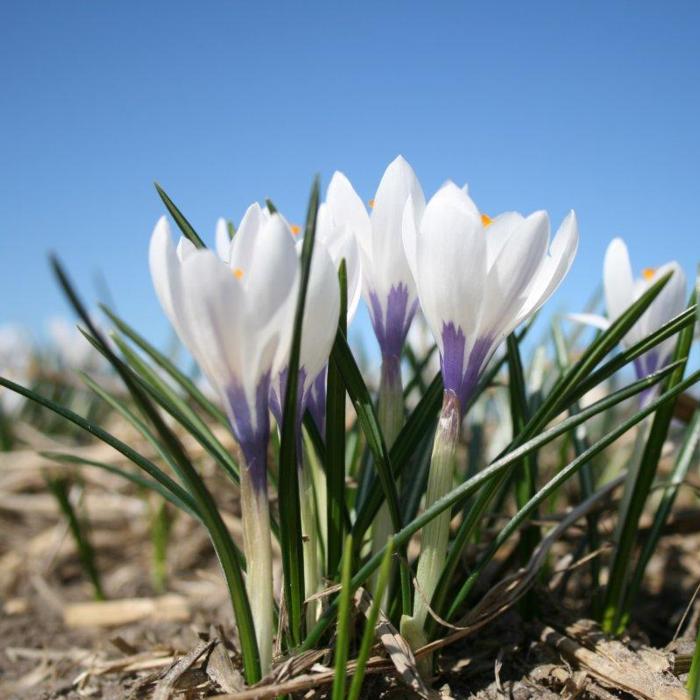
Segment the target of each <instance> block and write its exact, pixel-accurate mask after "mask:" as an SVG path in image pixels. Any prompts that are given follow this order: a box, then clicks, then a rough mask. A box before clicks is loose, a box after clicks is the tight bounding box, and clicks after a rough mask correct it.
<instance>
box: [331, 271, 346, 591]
mask: <svg viewBox="0 0 700 700" xmlns="http://www.w3.org/2000/svg"><path fill="white" fill-rule="evenodd" d="M338 282H339V284H340V316H339V319H338V331H337V332H338V333H339V334H341V335H345V332H346V327H347V307H348V284H347V269H346V265H345V260H342V261H341V263H340V268H339V270H338ZM344 512H345V386H344V385H343V377H342V375H341V372H340V369H339V367H338V365H337V362H336V359H335V356H334V354H333V353H331V356H330V358H329V360H328V379H327V392H326V519H327V532H328V546H327V557H326V577H327V578H328V579H329V580H331V581H332V580H333V579H334V578H335V575H336V572H337V571H338V565H339V563H340V557H341V551H342V547H343V538H344V526H345V522H344V518H343V514H344Z"/></svg>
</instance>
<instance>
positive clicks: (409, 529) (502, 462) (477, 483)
mask: <svg viewBox="0 0 700 700" xmlns="http://www.w3.org/2000/svg"><path fill="white" fill-rule="evenodd" d="M676 366H677V364H674V365H672V366H670V367H667V368H665V369H664V370H661V371H659V372H657V373H655V374H654V375H652V376H650V377H647V378H645V379H641V380H639V381H637V382H634V383H633V384H631V385H630V386H628V387H625V388H624V389H621V390H619V391H617V392H615V393H614V394H611V395H610V396H607V397H605V398H604V399H601V400H600V401H597V402H596V403H594V404H592V405H591V406H588V407H587V408H585V409H584V410H582V411H581V412H580V413H579V414H578V415H576V416H570V417H569V418H566V419H564V420H562V421H561V422H560V423H558V424H557V425H555V426H553V427H551V428H549V429H547V430H544V431H542V432H540V433H539V434H538V435H537V436H536V437H534V438H531V439H530V440H528V441H527V442H526V443H524V444H522V445H520V446H519V447H517V448H514V449H513V450H512V452H510V453H508V454H506V455H504V456H502V457H500V458H499V459H497V460H495V461H494V462H492V463H491V464H490V465H489V466H488V467H486V468H485V469H482V470H481V471H480V472H479V473H478V474H475V475H474V476H473V477H471V478H470V479H468V480H467V481H464V482H463V483H461V484H460V485H459V486H456V487H455V488H454V489H452V491H450V492H449V493H448V494H447V495H445V496H444V497H443V498H441V499H440V500H439V501H436V502H435V503H434V504H433V505H432V506H431V507H430V508H428V509H426V510H425V511H424V512H423V513H421V514H420V515H419V516H418V517H416V518H415V519H414V520H412V521H411V522H410V523H408V524H407V525H405V526H404V527H403V528H402V530H401V531H400V532H397V533H396V534H395V535H394V536H393V537H392V541H393V544H394V546H395V547H396V548H397V549H398V547H400V546H405V545H406V543H407V542H408V540H409V539H410V538H411V537H412V536H413V535H414V534H415V533H416V532H418V531H419V530H420V529H421V528H422V527H424V526H425V524H426V523H428V522H430V521H431V520H432V519H433V518H435V517H437V516H438V515H439V514H440V513H442V512H443V511H444V510H446V509H448V508H451V507H453V506H454V505H455V504H458V503H460V502H461V501H463V500H464V499H465V498H467V497H468V496H470V495H471V494H472V493H474V492H475V491H477V490H478V489H479V488H480V487H482V486H483V485H484V484H486V483H488V482H490V481H492V480H493V479H494V478H495V477H497V476H498V475H499V474H502V473H503V472H505V471H507V470H509V469H510V468H511V467H512V465H513V464H516V463H517V462H518V461H519V460H521V459H522V458H523V457H524V456H526V455H527V454H529V453H530V452H532V451H534V450H539V449H540V448H541V447H542V446H543V445H546V444H547V443H548V442H551V441H552V440H553V439H554V438H556V437H559V435H563V434H564V433H566V432H567V431H569V430H571V428H573V427H575V426H576V425H579V424H580V423H583V422H585V421H586V420H588V419H589V418H592V417H593V416H595V415H598V414H599V413H601V412H602V411H604V410H607V409H608V408H610V407H611V406H614V405H616V404H618V403H620V402H621V401H624V400H626V399H628V398H630V397H631V396H635V395H636V394H639V393H640V392H642V391H644V390H645V389H648V388H649V387H651V386H653V385H654V384H655V383H657V382H659V381H660V380H661V379H663V378H664V377H666V376H667V375H668V374H669V372H671V371H672V370H673V369H675V367H676ZM699 379H700V371H698V372H695V373H693V374H692V375H691V376H689V377H688V378H687V379H686V380H685V381H683V382H681V383H680V384H677V385H676V386H675V387H673V388H672V389H669V390H668V391H667V392H665V393H664V394H662V395H661V396H660V397H659V398H658V399H656V400H655V401H653V402H652V403H650V404H649V406H647V407H646V408H645V409H644V410H643V411H642V412H640V413H639V414H637V415H636V416H634V417H633V418H632V419H630V420H628V421H626V422H625V423H624V424H623V426H621V427H620V428H618V429H617V430H616V431H615V435H614V437H612V439H611V435H612V433H610V434H608V435H606V436H605V437H604V438H603V439H601V440H600V441H598V442H596V443H595V444H594V445H592V446H591V447H590V448H589V450H588V452H587V454H586V455H585V459H586V460H588V459H591V458H592V457H594V456H595V455H596V454H598V453H599V452H601V451H602V450H603V449H604V448H605V447H607V445H608V444H609V443H610V442H613V441H614V440H616V439H617V438H618V437H619V435H621V434H622V433H623V432H625V431H626V430H629V428H630V427H632V426H633V425H636V423H638V422H639V421H640V420H642V419H643V418H644V417H645V416H647V415H649V414H650V413H652V412H653V411H656V410H657V409H658V408H659V406H661V405H663V404H665V403H666V402H668V401H670V400H671V399H674V398H675V397H676V396H678V395H679V394H680V393H682V392H683V391H685V390H686V389H687V388H688V387H690V386H692V385H693V384H695V383H696V382H697V381H698V380H699ZM623 428H624V429H623ZM583 461H584V460H579V464H578V465H577V466H576V468H578V467H579V466H580V464H581V463H582V462H583ZM572 464H573V463H572ZM573 471H575V469H574V470H573ZM561 474H564V471H562V472H560V473H559V474H558V475H557V477H555V478H558V477H560V476H561ZM571 474H572V471H569V472H568V473H566V475H565V477H564V478H563V480H565V479H566V478H568V477H569V476H571ZM550 483H551V482H550ZM558 485H559V484H556V485H555V486H557V487H558ZM545 488H546V487H545ZM546 495H549V494H545V496H546ZM383 554H384V552H383V551H380V552H377V554H376V555H375V556H373V557H372V558H371V559H370V560H369V561H367V562H366V563H365V564H364V565H363V566H362V567H361V568H360V569H359V570H358V571H357V572H356V573H355V575H354V576H353V585H357V586H360V585H362V583H363V582H364V581H366V580H367V578H368V577H369V576H370V575H371V574H372V573H373V572H374V571H376V569H377V568H378V567H379V565H380V563H381V559H382V556H383ZM336 609H337V598H336V599H335V600H334V601H332V602H331V604H330V605H329V607H328V608H327V609H326V611H325V612H324V614H323V615H322V616H321V618H320V619H319V621H318V622H317V623H316V625H315V627H314V628H313V630H311V632H310V633H309V634H308V636H307V638H306V640H305V641H304V644H303V645H302V650H308V649H311V648H313V647H314V645H315V644H316V643H317V642H318V641H319V639H320V637H321V635H322V634H323V633H324V631H325V630H326V628H327V627H328V625H329V624H330V623H331V621H332V619H333V616H334V614H335V610H336Z"/></svg>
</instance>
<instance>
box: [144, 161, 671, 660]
mask: <svg viewBox="0 0 700 700" xmlns="http://www.w3.org/2000/svg"><path fill="white" fill-rule="evenodd" d="M299 233H300V231H299V229H298V227H295V226H291V225H290V224H289V222H288V221H287V220H286V219H285V218H284V217H283V216H282V215H280V214H279V213H277V212H274V213H273V212H271V211H270V210H269V209H267V208H261V207H260V206H259V205H258V204H253V205H251V206H250V207H249V208H248V210H247V211H246V213H245V215H244V217H243V219H242V220H241V222H240V225H239V226H238V229H237V231H236V232H235V234H233V235H229V227H228V225H227V224H226V222H225V221H223V220H221V221H219V223H218V225H217V229H216V246H215V250H216V252H211V251H209V250H206V249H197V248H195V246H194V245H193V244H192V243H191V242H190V241H189V240H187V239H185V238H182V239H180V241H179V242H178V243H177V244H176V243H174V241H173V240H172V236H171V233H170V230H169V226H168V223H167V221H166V219H165V218H162V219H160V220H159V222H158V223H157V225H156V227H155V230H154V232H153V236H152V238H151V245H150V268H151V274H152V278H153V282H154V286H155V289H156V292H157V295H158V297H159V299H160V302H161V305H162V307H163V309H164V311H165V313H166V314H167V316H168V318H169V319H170V321H171V323H172V325H173V327H174V328H175V330H176V332H177V334H178V336H179V337H180V339H181V341H182V342H183V343H184V345H185V346H186V347H187V348H188V349H189V351H190V352H191V354H192V355H193V357H194V358H195V359H196V361H197V362H198V364H199V365H200V367H201V369H202V371H203V372H204V374H205V375H206V377H207V379H208V380H209V382H210V383H211V385H212V386H213V387H214V388H215V390H216V392H217V394H218V396H219V398H220V401H221V403H222V405H223V406H224V407H225V410H226V413H227V416H228V419H229V421H230V425H231V429H232V431H233V433H234V435H235V437H236V439H237V441H238V443H239V445H240V448H241V453H242V456H243V464H242V467H241V499H242V509H243V521H244V531H245V542H244V544H245V549H246V557H247V559H248V570H247V582H248V589H249V595H250V598H251V606H252V609H253V614H254V619H255V621H256V628H257V629H256V632H257V637H258V645H259V650H260V655H261V663H262V668H263V671H266V670H267V669H268V668H269V665H270V660H271V652H272V637H271V630H272V605H271V599H272V583H271V581H272V575H271V557H270V533H269V506H268V502H267V448H268V440H269V435H270V419H269V415H270V413H272V414H273V415H274V416H275V417H276V419H277V422H278V423H280V422H281V413H282V406H284V401H285V391H286V387H287V383H288V382H287V379H288V364H289V352H290V346H291V339H292V334H293V326H294V314H295V309H296V301H297V296H298V295H297V290H298V288H299V284H300V252H301V241H300V240H299ZM578 238H579V236H578V224H577V220H576V215H575V214H574V212H573V211H572V212H570V213H569V214H568V215H567V216H566V217H565V218H564V220H563V221H562V223H561V224H560V226H559V227H558V229H557V231H556V234H555V235H554V236H553V237H551V232H550V220H549V217H548V215H547V213H546V212H544V211H537V212H535V213H533V214H530V215H528V216H524V215H522V214H519V213H517V212H505V213H502V214H499V215H497V216H494V217H493V218H492V217H490V216H488V215H486V214H484V213H482V212H480V210H479V209H478V208H477V206H476V205H475V203H474V202H473V200H472V199H471V197H470V196H469V193H468V192H467V190H466V188H460V187H458V186H457V185H455V184H454V183H452V182H447V183H446V184H444V185H443V186H442V187H441V188H440V189H439V190H438V191H437V192H436V193H435V194H434V195H433V196H432V197H431V198H430V199H429V201H427V202H426V198H425V196H424V194H423V189H422V188H421V185H420V183H419V181H418V178H417V177H416V175H415V173H414V171H413V169H412V168H411V166H410V165H409V164H408V163H407V162H406V161H405V160H404V159H403V158H402V157H398V158H396V159H395V160H394V161H393V162H392V163H391V164H390V165H389V167H388V168H387V169H386V171H385V173H384V175H383V177H382V179H381V181H380V183H379V186H378V189H377V191H376V194H375V196H374V198H373V199H372V200H371V203H370V207H369V209H368V208H367V206H365V204H364V202H363V200H362V199H361V198H360V197H359V196H358V195H357V193H356V192H355V190H354V189H353V187H352V185H351V184H350V182H349V180H348V179H347V178H346V177H345V176H344V175H343V174H342V173H339V172H336V173H335V174H334V175H333V177H332V179H331V181H330V184H329V186H328V190H327V195H326V200H325V202H323V203H322V204H321V206H320V208H319V211H318V217H317V225H316V243H315V247H314V251H313V255H312V263H311V269H310V277H309V286H308V290H307V297H306V305H305V316H304V319H303V323H302V335H301V347H300V362H299V374H298V382H297V386H298V393H297V397H296V405H297V416H298V417H299V420H300V419H301V416H302V415H303V414H304V412H305V411H306V410H307V409H308V411H309V412H310V413H311V415H312V417H313V418H314V420H315V422H316V424H317V427H318V428H319V431H320V433H321V435H323V434H324V417H325V392H326V386H325V385H326V374H327V372H326V366H327V362H328V358H329V355H330V352H331V347H332V344H333V341H334V338H335V335H336V329H337V326H338V320H339V313H340V293H339V286H338V277H337V274H338V269H339V267H340V265H341V262H342V261H345V265H346V269H347V286H348V289H347V292H348V295H347V299H348V304H347V322H348V323H350V322H351V321H352V319H353V317H354V315H355V311H356V309H357V307H358V303H359V300H360V297H361V296H362V297H363V298H364V300H365V303H366V304H367V308H368V311H369V317H370V320H371V323H372V327H373V330H374V334H375V336H376V339H377V342H378V345H379V350H380V353H381V383H380V389H379V402H378V416H379V421H380V424H381V428H382V431H383V434H384V439H385V441H386V443H387V446H391V443H392V442H393V441H394V440H395V438H396V436H397V435H398V433H399V431H400V429H401V426H402V423H403V418H404V414H403V412H404V397H403V387H402V384H401V371H400V362H401V357H402V353H403V351H404V345H405V343H406V339H407V336H408V334H409V330H410V328H411V323H412V321H413V319H414V317H415V315H416V313H417V312H418V310H419V309H421V311H422V315H423V317H424V319H425V321H426V322H427V326H428V328H429V329H430V332H431V333H432V336H433V339H434V341H435V343H436V344H437V348H438V351H439V360H440V369H441V372H442V378H443V383H444V391H445V400H444V403H443V411H442V414H441V417H440V421H439V423H438V430H437V433H436V437H435V447H434V451H433V460H432V465H431V470H430V475H429V481H428V489H427V494H426V506H429V505H430V504H431V503H432V502H434V501H436V500H438V499H439V498H441V497H442V496H443V495H444V494H445V493H446V492H447V491H448V490H449V489H450V487H451V483H452V478H453V466H454V465H453V459H454V449H455V445H456V440H457V438H458V433H459V426H460V425H461V419H462V417H463V413H464V410H465V407H466V405H467V403H468V401H469V399H470V397H471V396H472V394H473V392H474V390H475V388H476V385H477V382H478V380H479V378H480V376H481V375H482V373H483V372H484V369H485V367H486V365H487V364H488V362H489V360H490V359H491V357H492V356H493V354H494V352H495V351H496V349H497V348H498V347H499V346H500V345H501V343H502V342H503V340H504V339H505V338H506V337H507V336H508V335H509V334H510V333H511V332H512V331H513V330H514V329H515V328H516V327H517V326H518V325H519V324H520V323H522V322H523V321H525V320H527V319H528V318H530V317H531V316H532V315H533V314H534V313H535V312H536V311H537V310H538V309H539V308H540V307H541V306H542V305H543V304H544V303H545V302H546V301H547V299H548V298H549V297H550V296H551V295H552V294H553V293H554V291H555V290H556V289H557V287H558V286H559V284H560V283H561V281H562V280H563V279H564V277H565V276H566V274H567V273H568V271H569V269H570V267H571V265H572V262H573V260H574V257H575V255H576V250H577V246H578ZM672 267H673V269H674V271H675V272H676V274H675V275H674V279H675V283H674V286H670V285H669V287H668V288H667V289H666V290H665V291H664V292H663V293H662V295H660V296H659V297H658V299H657V300H656V301H655V302H654V304H652V305H651V306H650V307H649V309H648V310H647V312H646V314H645V315H644V316H643V317H642V321H641V322H640V324H641V325H642V326H643V327H640V328H637V329H633V330H632V331H630V333H629V336H628V338H627V340H629V341H630V342H632V341H634V340H635V338H636V337H637V335H639V334H642V335H643V334H644V333H646V332H648V331H649V330H651V329H652V328H654V327H658V325H660V324H661V323H662V322H663V321H665V320H667V319H668V318H669V317H670V316H671V315H673V314H674V313H676V312H677V311H678V310H680V308H681V307H682V302H683V298H682V296H683V294H682V292H684V290H685V281H684V279H683V277H682V274H681V273H680V272H679V269H678V267H677V266H672ZM666 269H667V268H665V267H664V268H660V269H659V270H658V271H657V272H655V273H654V274H653V275H652V276H651V278H652V280H653V279H656V278H657V277H658V276H659V275H661V274H664V273H665V271H666ZM605 283H606V296H607V301H608V312H609V316H610V318H611V319H614V318H615V317H616V316H618V315H619V314H620V313H621V312H622V311H623V310H624V309H625V308H626V307H627V306H628V305H629V304H631V303H632V302H633V301H634V299H635V298H637V297H638V296H639V294H640V293H641V292H642V291H643V289H645V288H646V287H645V286H644V285H646V284H648V281H647V280H643V281H641V282H637V283H635V282H634V281H633V279H632V276H631V271H630V267H629V260H628V258H627V253H626V249H625V248H624V244H622V242H621V241H614V242H613V244H611V248H610V250H609V251H608V256H607V257H606V265H605ZM583 320H588V321H591V320H593V322H595V323H597V324H598V325H602V324H604V323H607V321H605V320H601V319H591V318H590V317H586V318H585V319H583ZM635 334H637V335H635ZM666 350H667V349H665V348H664V346H660V348H659V350H658V351H657V353H658V354H657V355H655V356H654V357H651V356H649V357H646V358H643V360H641V361H640V366H639V368H638V369H639V370H640V372H641V373H643V374H646V373H648V372H650V371H653V370H654V369H657V368H658V367H660V366H661V365H662V364H663V363H664V362H666V361H667V360H668V352H666ZM642 365H643V366H642ZM297 430H298V434H299V435H301V423H300V422H299V424H298V426H297ZM299 452H301V451H299ZM299 477H300V480H303V479H304V466H303V463H302V460H301V459H300V460H299ZM280 497H281V498H283V497H284V494H281V495H280ZM302 499H303V500H307V499H305V497H304V495H303V494H302ZM306 507H308V503H307V504H306ZM303 510H304V504H302V512H303ZM444 515H445V517H447V518H448V517H449V516H448V513H445V514H444ZM302 516H303V513H302ZM445 517H443V518H437V519H435V521H433V522H432V523H431V524H430V525H429V526H428V527H426V530H425V532H424V534H423V539H422V550H421V555H420V560H419V563H418V572H417V578H418V584H419V587H420V590H421V595H420V596H417V597H416V600H415V602H414V609H413V613H412V615H407V616H405V618H404V620H403V624H402V631H403V632H404V633H405V635H406V636H407V637H408V638H409V640H410V641H411V642H412V643H414V644H419V643H421V641H422V638H421V635H422V629H423V626H424V623H425V620H426V615H427V612H428V602H429V600H430V598H431V596H432V594H433V592H434V590H435V587H436V584H437V580H436V573H437V572H439V571H440V562H441V561H442V560H443V559H444V557H445V552H446V547H447V540H448V526H449V523H448V522H447V521H445ZM311 522H313V517H312V518H311ZM390 531H391V530H390V522H389V521H388V515H387V512H386V510H383V511H380V512H379V514H378V515H377V517H376V521H375V524H374V527H373V536H374V540H375V548H379V547H381V546H382V545H383V544H384V543H385V542H386V536H387V532H390ZM315 548H316V545H315V544H313V543H312V544H311V549H310V550H309V549H308V548H307V550H305V551H306V553H307V555H308V557H309V559H310V560H311V561H313V560H314V557H315ZM305 565H306V562H305ZM312 568H313V567H312ZM309 579H310V580H311V584H310V587H309ZM316 581H317V579H316V578H314V576H313V575H310V576H308V575H307V581H306V583H307V593H308V594H311V593H314V592H315V591H314V590H313V587H314V586H315V585H316Z"/></svg>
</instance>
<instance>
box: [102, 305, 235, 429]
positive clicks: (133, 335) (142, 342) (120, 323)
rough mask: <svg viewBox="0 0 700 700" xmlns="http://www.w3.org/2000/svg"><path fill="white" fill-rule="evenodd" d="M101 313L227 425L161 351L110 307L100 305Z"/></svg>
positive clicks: (217, 409) (212, 404)
mask: <svg viewBox="0 0 700 700" xmlns="http://www.w3.org/2000/svg"><path fill="white" fill-rule="evenodd" d="M100 308H101V309H102V311H103V313H104V314H105V315H106V316H107V318H109V320H110V321H111V322H112V323H113V324H114V325H115V326H116V327H117V329H118V330H119V332H120V333H122V334H123V335H125V336H126V337H127V338H128V339H129V340H131V341H132V342H133V343H134V344H135V345H136V346H137V347H138V348H139V349H140V350H142V351H143V352H144V353H146V355H147V356H148V357H150V358H151V360H153V362H154V363H155V364H156V366H158V367H160V368H161V369H162V370H164V371H165V372H166V373H167V374H168V375H169V376H170V377H172V378H173V379H174V380H175V381H176V382H177V383H178V384H179V385H180V386H181V387H182V388H183V389H184V390H185V392H186V393H187V395H188V396H189V397H190V398H191V399H192V400H193V401H195V403H196V404H197V405H198V406H199V407H200V408H201V409H202V410H203V411H205V412H206V413H207V414H208V415H209V416H211V417H212V418H213V419H214V420H216V421H218V422H219V423H221V425H223V426H225V427H226V428H228V427H229V424H228V419H227V418H226V414H225V413H224V412H223V411H222V410H221V409H220V408H219V407H218V406H216V405H215V404H214V403H213V402H211V401H210V400H209V399H208V398H207V397H206V396H205V395H204V393H203V392H202V391H201V389H200V388H199V387H198V386H197V385H196V384H195V383H194V382H193V381H192V380H191V379H190V378H189V377H188V376H187V375H186V374H185V373H184V372H181V371H180V370H179V369H178V368H177V367H176V366H175V364H174V363H173V362H172V361H171V360H169V359H168V358H167V357H166V356H165V355H164V354H163V353H162V352H160V351H159V350H157V349H156V348H155V347H153V345H151V344H150V343H149V342H148V341H147V340H146V339H145V338H144V337H143V336H142V335H140V334H139V333H137V332H136V330H134V328H132V327H131V326H130V325H129V324H128V323H126V321H124V320H122V319H121V318H119V316H117V315H116V314H115V313H114V312H113V311H112V310H111V309H109V308H108V307H107V306H105V305H104V304H101V305H100Z"/></svg>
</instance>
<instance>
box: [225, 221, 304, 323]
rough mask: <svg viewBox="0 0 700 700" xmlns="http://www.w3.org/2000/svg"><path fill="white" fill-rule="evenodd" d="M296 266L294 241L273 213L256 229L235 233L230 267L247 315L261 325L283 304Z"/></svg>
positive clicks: (248, 228)
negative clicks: (242, 292) (242, 294)
mask: <svg viewBox="0 0 700 700" xmlns="http://www.w3.org/2000/svg"><path fill="white" fill-rule="evenodd" d="M298 267H299V265H298V259H297V254H296V250H295V244H294V239H293V238H292V235H291V233H290V231H289V228H288V227H287V225H286V224H285V223H284V221H283V219H282V218H281V217H280V216H279V215H277V214H273V215H272V216H271V217H270V219H269V220H268V221H267V223H263V224H262V225H261V227H260V229H259V230H254V228H253V227H244V226H241V228H240V229H239V230H238V231H237V232H236V235H235V236H234V238H233V246H232V248H231V268H232V269H233V270H234V272H235V273H236V275H238V276H239V277H240V280H241V283H242V285H243V287H244V288H245V290H246V300H247V303H248V305H249V307H250V309H251V312H252V313H254V315H255V317H256V318H258V319H259V322H260V323H261V324H262V325H264V324H267V323H269V322H270V320H271V319H272V318H273V317H274V316H275V315H276V314H277V313H278V312H279V311H280V309H281V308H282V306H283V305H284V303H285V302H286V300H287V298H288V296H289V294H290V291H291V289H292V286H293V284H294V283H295V280H296V278H297V274H298Z"/></svg>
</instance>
